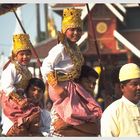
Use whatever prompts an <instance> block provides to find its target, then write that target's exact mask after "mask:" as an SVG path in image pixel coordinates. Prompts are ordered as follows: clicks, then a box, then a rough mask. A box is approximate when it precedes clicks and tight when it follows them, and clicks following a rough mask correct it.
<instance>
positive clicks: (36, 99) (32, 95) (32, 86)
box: [26, 78, 51, 136]
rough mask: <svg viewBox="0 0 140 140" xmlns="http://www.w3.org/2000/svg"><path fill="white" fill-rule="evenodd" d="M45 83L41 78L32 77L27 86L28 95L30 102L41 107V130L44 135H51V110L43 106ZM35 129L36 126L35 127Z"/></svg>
mask: <svg viewBox="0 0 140 140" xmlns="http://www.w3.org/2000/svg"><path fill="white" fill-rule="evenodd" d="M44 92H45V84H44V82H43V81H42V80H41V79H38V78H32V79H30V81H29V84H28V86H27V88H26V96H27V98H28V100H30V102H32V103H34V104H35V105H36V106H40V107H41V118H40V130H41V132H42V134H43V136H49V131H50V122H51V117H50V113H49V111H47V110H46V109H44V108H43V105H42V104H43V102H42V101H43V99H44ZM33 129H34V127H33Z"/></svg>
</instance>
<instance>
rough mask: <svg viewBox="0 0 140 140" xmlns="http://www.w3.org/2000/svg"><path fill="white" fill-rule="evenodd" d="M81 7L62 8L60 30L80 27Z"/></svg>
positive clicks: (64, 30)
mask: <svg viewBox="0 0 140 140" xmlns="http://www.w3.org/2000/svg"><path fill="white" fill-rule="evenodd" d="M81 11H82V10H81V9H75V8H66V9H64V10H63V20H62V32H63V33H65V32H66V30H67V29H68V28H78V27H80V28H82V20H81Z"/></svg>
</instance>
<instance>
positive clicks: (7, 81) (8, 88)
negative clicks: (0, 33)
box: [1, 63, 27, 135]
mask: <svg viewBox="0 0 140 140" xmlns="http://www.w3.org/2000/svg"><path fill="white" fill-rule="evenodd" d="M23 67H24V66H23ZM25 68H27V67H25ZM21 78H22V76H21V74H18V75H17V73H16V68H15V65H14V64H13V63H10V64H9V65H8V66H7V68H6V69H5V70H4V71H3V72H2V75H1V90H3V91H4V92H5V93H6V95H7V96H8V95H9V94H10V93H11V92H12V91H16V88H15V86H14V84H15V83H18V82H19V81H20V80H21ZM2 125H3V126H2V129H3V131H2V134H4V135H6V133H7V132H8V130H9V129H10V128H11V127H12V125H13V122H12V121H11V120H10V119H9V118H8V117H7V116H5V115H4V113H3V111H2Z"/></svg>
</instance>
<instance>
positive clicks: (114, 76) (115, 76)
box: [111, 67, 120, 84]
mask: <svg viewBox="0 0 140 140" xmlns="http://www.w3.org/2000/svg"><path fill="white" fill-rule="evenodd" d="M119 71H120V67H115V68H114V69H112V71H111V80H112V83H113V84H115V83H120V80H119Z"/></svg>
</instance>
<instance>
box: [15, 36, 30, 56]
mask: <svg viewBox="0 0 140 140" xmlns="http://www.w3.org/2000/svg"><path fill="white" fill-rule="evenodd" d="M23 50H31V42H30V37H29V35H28V34H16V35H14V36H13V50H12V52H13V53H14V54H15V55H16V54H17V53H18V52H19V51H23Z"/></svg>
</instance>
